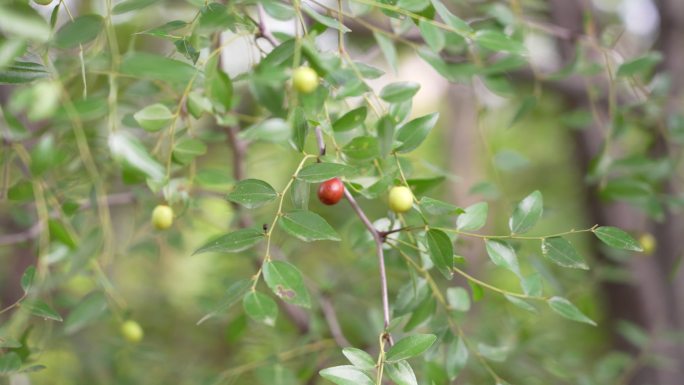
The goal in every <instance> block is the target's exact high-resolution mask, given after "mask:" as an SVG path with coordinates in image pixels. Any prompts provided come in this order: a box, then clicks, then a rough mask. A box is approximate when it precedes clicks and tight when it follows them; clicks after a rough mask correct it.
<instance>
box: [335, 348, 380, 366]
mask: <svg viewBox="0 0 684 385" xmlns="http://www.w3.org/2000/svg"><path fill="white" fill-rule="evenodd" d="M342 354H344V356H345V357H347V359H348V360H349V362H351V363H352V365H354V366H356V367H357V368H359V369H362V370H373V368H375V361H374V360H373V357H371V356H370V354H368V353H366V352H364V351H363V350H361V349H356V348H344V349H342Z"/></svg>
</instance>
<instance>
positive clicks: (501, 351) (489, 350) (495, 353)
mask: <svg viewBox="0 0 684 385" xmlns="http://www.w3.org/2000/svg"><path fill="white" fill-rule="evenodd" d="M477 351H478V352H479V353H480V355H481V356H483V357H484V358H486V359H488V360H490V361H494V362H504V361H506V357H508V353H509V352H510V351H511V349H510V347H507V346H491V345H487V344H483V343H479V344H477Z"/></svg>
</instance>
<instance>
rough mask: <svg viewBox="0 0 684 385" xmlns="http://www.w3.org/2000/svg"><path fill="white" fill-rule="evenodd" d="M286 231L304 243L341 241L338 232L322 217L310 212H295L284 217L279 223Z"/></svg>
mask: <svg viewBox="0 0 684 385" xmlns="http://www.w3.org/2000/svg"><path fill="white" fill-rule="evenodd" d="M279 223H280V226H282V228H283V229H285V231H287V232H288V233H290V234H291V235H294V236H295V237H297V238H299V239H301V240H302V241H304V242H311V241H322V240H329V241H339V240H340V237H339V235H337V232H336V231H335V230H334V229H333V228H332V227H330V225H329V224H328V222H326V221H325V219H323V218H322V217H321V216H320V215H318V214H315V213H312V212H310V211H303V210H295V211H291V212H289V213H286V214H285V215H283V217H282V218H281V219H280V221H279Z"/></svg>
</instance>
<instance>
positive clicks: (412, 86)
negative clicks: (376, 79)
mask: <svg viewBox="0 0 684 385" xmlns="http://www.w3.org/2000/svg"><path fill="white" fill-rule="evenodd" d="M418 90H420V84H418V83H415V82H397V83H392V84H388V85H386V86H385V87H384V88H383V89H382V91H380V97H381V98H382V99H383V100H385V101H386V102H389V103H400V102H403V101H405V100H409V99H411V98H412V97H413V96H414V95H415V94H416V93H418Z"/></svg>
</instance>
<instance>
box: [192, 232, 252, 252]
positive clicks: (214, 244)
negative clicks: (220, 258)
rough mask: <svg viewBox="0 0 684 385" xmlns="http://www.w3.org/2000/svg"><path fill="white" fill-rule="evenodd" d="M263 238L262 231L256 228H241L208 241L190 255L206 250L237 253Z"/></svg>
mask: <svg viewBox="0 0 684 385" xmlns="http://www.w3.org/2000/svg"><path fill="white" fill-rule="evenodd" d="M263 238H264V232H263V231H261V230H258V229H241V230H237V231H233V232H232V233H228V234H225V235H223V236H220V237H218V238H216V239H214V240H212V241H209V242H207V243H205V244H204V245H202V246H201V247H200V248H198V249H197V250H195V252H194V253H192V255H195V254H202V253H208V252H214V253H237V252H240V251H243V250H247V249H249V248H250V247H252V246H254V245H256V244H257V243H259V242H260V241H261V240H262V239H263Z"/></svg>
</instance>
